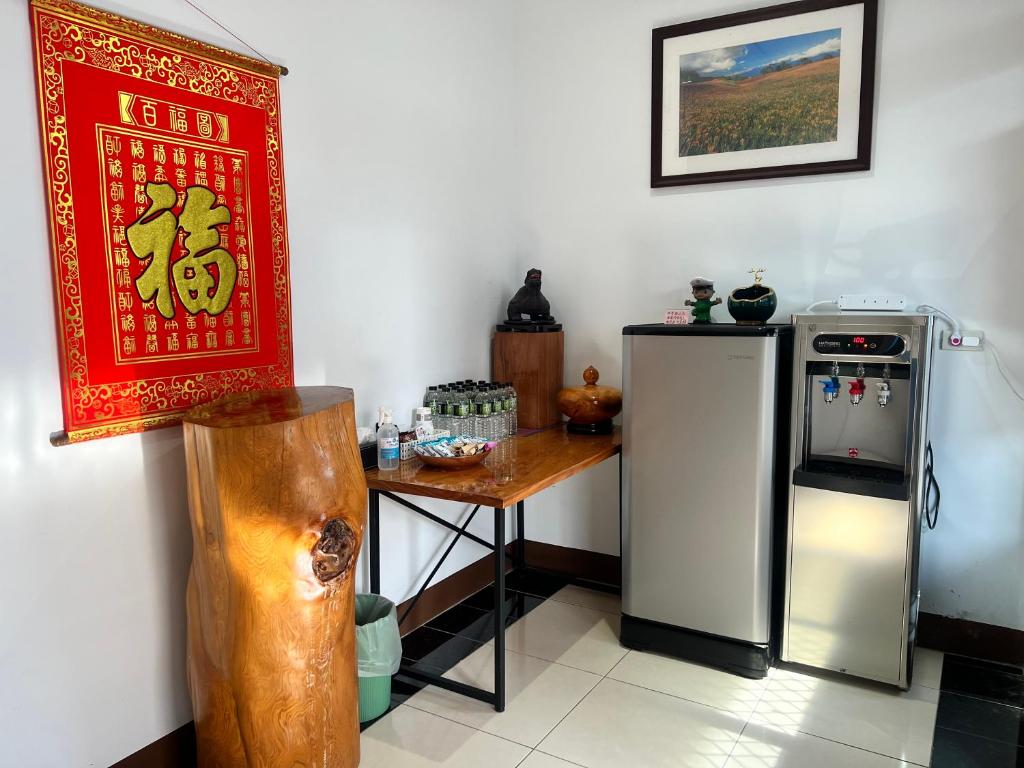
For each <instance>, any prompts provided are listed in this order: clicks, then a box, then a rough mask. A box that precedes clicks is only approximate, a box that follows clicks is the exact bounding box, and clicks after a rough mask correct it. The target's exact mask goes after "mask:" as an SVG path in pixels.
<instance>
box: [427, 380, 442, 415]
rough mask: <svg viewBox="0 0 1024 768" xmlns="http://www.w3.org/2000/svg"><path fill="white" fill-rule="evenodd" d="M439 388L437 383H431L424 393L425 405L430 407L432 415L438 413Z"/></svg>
mask: <svg viewBox="0 0 1024 768" xmlns="http://www.w3.org/2000/svg"><path fill="white" fill-rule="evenodd" d="M437 390H438V387H437V385H436V384H431V385H430V386H429V387H427V391H426V392H424V393H423V407H424V408H429V409H430V413H431V415H433V414H435V413H437V395H438V391H437Z"/></svg>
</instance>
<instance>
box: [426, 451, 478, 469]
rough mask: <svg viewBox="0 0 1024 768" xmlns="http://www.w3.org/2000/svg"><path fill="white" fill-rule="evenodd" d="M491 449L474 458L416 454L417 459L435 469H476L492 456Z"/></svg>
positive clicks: (474, 455) (475, 454)
mask: <svg viewBox="0 0 1024 768" xmlns="http://www.w3.org/2000/svg"><path fill="white" fill-rule="evenodd" d="M491 450H492V449H490V448H484V449H483V450H482V451H477V452H476V453H474V454H473V455H472V456H424V455H423V454H421V453H417V454H416V458H417V459H419V460H420V461H422V462H423V463H424V464H426V465H427V466H428V467H433V468H434V469H467V468H468V467H474V466H476V465H477V464H479V463H480V462H482V461H483V460H484V459H486V458H487V457H488V456H489V455H490V454H491Z"/></svg>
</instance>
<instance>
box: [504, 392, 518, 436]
mask: <svg viewBox="0 0 1024 768" xmlns="http://www.w3.org/2000/svg"><path fill="white" fill-rule="evenodd" d="M504 410H505V420H506V423H507V424H508V433H509V434H510V435H513V436H514V435H515V434H516V432H518V431H519V397H518V395H517V394H516V389H515V387H514V386H512V382H511V381H507V382H505V408H504Z"/></svg>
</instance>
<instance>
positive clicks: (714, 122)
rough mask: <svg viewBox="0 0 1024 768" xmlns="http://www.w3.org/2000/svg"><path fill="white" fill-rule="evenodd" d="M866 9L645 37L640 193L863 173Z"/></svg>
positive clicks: (870, 73) (753, 19)
mask: <svg viewBox="0 0 1024 768" xmlns="http://www.w3.org/2000/svg"><path fill="white" fill-rule="evenodd" d="M877 18H878V1H877V0H858V1H857V2H851V1H850V0H802V1H801V2H795V3H786V4H785V5H775V6H772V7H770V8H759V9H756V10H752V11H743V12H741V13H732V14H729V15H727V16H717V17H715V18H711V19H702V20H700V21H691V22H687V23H684V24H675V25H673V26H670V27H661V28H659V29H655V30H654V39H653V43H654V45H653V67H652V85H653V87H652V94H651V186H652V187H671V186H679V185H683V184H705V183H709V182H719V181H739V180H743V179H768V178H775V177H780V176H801V175H806V174H817V173H842V172H846V171H864V170H867V169H868V168H870V167H871V124H872V107H873V101H874V90H875V88H874V82H875V29H876V25H877Z"/></svg>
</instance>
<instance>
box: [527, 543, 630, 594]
mask: <svg viewBox="0 0 1024 768" xmlns="http://www.w3.org/2000/svg"><path fill="white" fill-rule="evenodd" d="M526 563H527V565H529V566H530V567H532V568H540V569H543V570H545V571H556V572H558V573H565V574H568V575H569V576H572V577H574V578H577V579H585V580H587V581H596V582H598V583H600V584H607V585H610V586H613V587H621V586H622V564H621V563H622V560H621V558H620V557H619V556H618V555H606V554H605V553H603V552H588V551H587V550H585V549H574V548H572V547H562V546H559V545H557V544H547V543H545V542H543V541H530V540H529V539H527V541H526Z"/></svg>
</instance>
